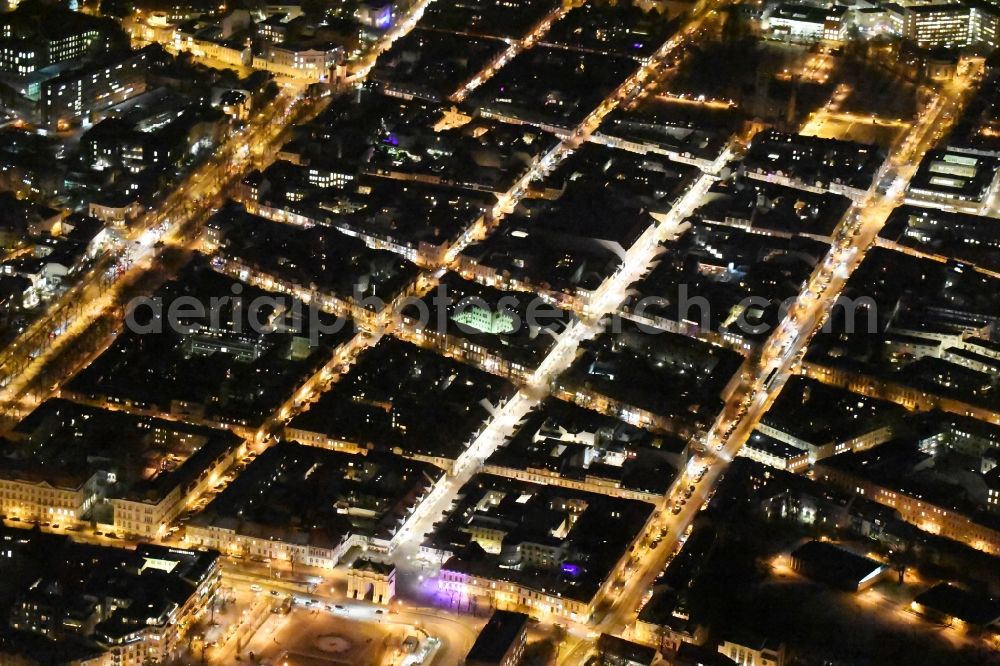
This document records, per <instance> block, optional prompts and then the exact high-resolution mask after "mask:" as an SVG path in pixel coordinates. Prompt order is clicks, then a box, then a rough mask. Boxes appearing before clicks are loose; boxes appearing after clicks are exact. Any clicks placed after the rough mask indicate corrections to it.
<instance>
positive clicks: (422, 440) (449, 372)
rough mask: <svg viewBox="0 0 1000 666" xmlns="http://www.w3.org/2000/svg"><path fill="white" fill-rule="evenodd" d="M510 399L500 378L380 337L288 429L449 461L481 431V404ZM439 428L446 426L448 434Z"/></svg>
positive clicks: (483, 412)
mask: <svg viewBox="0 0 1000 666" xmlns="http://www.w3.org/2000/svg"><path fill="white" fill-rule="evenodd" d="M513 393H514V385H513V384H511V383H509V382H508V381H506V380H504V379H501V378H499V377H496V376H494V375H491V374H488V373H486V372H484V371H482V370H479V369H477V368H474V367H472V366H470V365H465V364H463V363H459V362H458V361H454V360H452V359H450V358H448V357H446V356H441V355H438V354H436V353H434V352H431V351H427V350H424V349H421V348H419V347H416V346H414V345H411V344H409V343H406V342H401V341H399V340H396V339H393V338H389V337H383V338H382V339H381V340H379V342H378V343H377V344H376V345H375V346H374V347H372V348H370V349H367V350H365V351H364V352H362V354H361V355H360V357H359V358H358V359H357V360H356V361H355V362H354V363H353V364H352V365H351V368H350V370H349V371H348V372H347V374H345V375H344V376H343V377H341V378H340V379H339V380H338V381H337V382H336V383H335V384H334V385H333V387H332V388H331V389H330V390H329V391H326V392H325V393H323V394H322V395H321V396H320V397H319V399H318V400H316V402H315V403H313V404H312V405H311V406H310V407H309V409H308V410H307V411H305V412H303V413H301V414H299V415H298V416H296V417H295V418H293V419H292V421H291V423H290V424H289V426H288V427H289V429H290V430H293V431H294V430H300V431H306V432H310V433H318V434H321V435H323V436H326V437H329V438H331V439H337V440H342V441H347V442H353V443H356V444H358V445H360V446H362V447H369V448H373V449H375V450H383V451H385V450H395V451H397V452H400V453H402V454H403V455H417V454H420V455H426V456H434V457H442V458H446V459H454V458H455V457H456V456H458V455H459V454H460V453H461V451H462V450H464V448H465V447H466V446H467V445H468V444H469V443H470V442H471V440H472V439H473V438H474V437H475V435H476V433H478V432H479V430H480V429H481V428H482V427H483V425H484V424H485V422H486V420H487V418H488V417H489V412H488V411H487V408H486V406H485V405H486V404H487V403H488V404H491V405H493V406H499V405H500V404H501V403H502V402H503V401H504V400H506V399H507V398H509V397H510V396H511V395H513ZM484 401H486V402H484ZM442 423H447V424H449V426H448V430H447V432H446V433H442V431H441V424H442Z"/></svg>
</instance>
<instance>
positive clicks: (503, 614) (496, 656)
mask: <svg viewBox="0 0 1000 666" xmlns="http://www.w3.org/2000/svg"><path fill="white" fill-rule="evenodd" d="M530 619H531V618H530V617H529V616H527V615H525V614H524V613H516V612H514V611H507V610H500V609H497V610H495V611H493V615H491V616H490V619H489V620H488V621H487V622H486V626H485V627H483V630H482V631H480V632H479V636H477V637H476V642H475V643H473V645H472V649H470V650H469V654H467V655H466V657H465V662H466V663H468V664H479V663H483V664H500V663H503V659H504V657H505V656H506V655H507V652H508V651H509V650H510V647H511V645H512V644H513V643H514V641H516V640H518V637H519V636H520V635H521V632H523V631H525V630H526V628H527V626H528V621H529V620H530Z"/></svg>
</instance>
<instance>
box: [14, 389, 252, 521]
mask: <svg viewBox="0 0 1000 666" xmlns="http://www.w3.org/2000/svg"><path fill="white" fill-rule="evenodd" d="M11 439H12V441H10V442H8V444H9V445H10V446H9V447H8V448H7V452H6V454H5V456H4V464H3V476H4V477H5V478H11V479H16V480H25V481H44V482H45V483H48V484H49V485H52V486H56V487H67V488H72V489H75V488H78V487H80V486H81V485H82V484H83V483H84V482H85V481H87V480H88V479H89V478H90V477H91V476H92V475H94V474H95V473H98V472H103V473H105V474H106V475H107V476H106V478H102V480H101V482H102V485H104V492H105V493H106V495H107V496H108V497H116V498H122V499H133V500H137V501H152V502H157V501H159V500H161V499H163V498H164V497H165V496H166V495H167V494H168V493H169V492H170V491H171V490H173V489H174V488H177V487H186V486H188V485H189V484H190V483H191V482H193V481H194V480H196V479H197V478H198V477H199V476H200V475H201V474H202V473H203V472H204V471H205V469H207V467H208V466H209V464H210V463H211V462H212V461H214V460H215V459H217V458H218V457H219V456H220V455H222V454H224V453H225V452H226V451H229V450H231V449H233V448H234V447H236V446H238V445H239V444H240V443H241V441H242V440H240V438H238V437H237V436H236V435H233V434H232V433H230V432H227V431H222V430H215V429H212V428H205V427H201V426H196V425H188V424H185V423H183V422H179V421H166V420H163V419H157V418H151V417H143V416H134V415H132V414H127V413H124V412H116V411H109V410H105V409H99V408H96V407H88V406H85V405H78V404H75V403H72V402H69V401H67V400H62V399H52V400H48V401H46V402H44V403H42V404H41V405H40V406H39V407H37V408H36V409H35V410H34V411H32V412H31V413H30V414H29V415H28V416H27V417H25V418H24V420H22V421H21V422H20V423H19V424H18V425H17V427H16V428H15V429H14V431H13V433H12V435H11Z"/></svg>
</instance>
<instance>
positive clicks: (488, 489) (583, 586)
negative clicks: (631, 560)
mask: <svg viewBox="0 0 1000 666" xmlns="http://www.w3.org/2000/svg"><path fill="white" fill-rule="evenodd" d="M652 509H653V507H652V506H651V505H649V504H646V503H645V502H640V501H637V500H626V499H620V498H615V497H609V496H606V495H598V494H595V493H587V492H581V491H576V490H570V489H568V488H560V487H556V486H544V485H538V484H534V483H528V482H525V481H517V480H514V479H508V478H505V477H499V476H494V475H491V474H478V475H476V476H475V477H473V478H472V480H471V481H469V482H468V483H467V484H466V485H465V486H463V488H462V490H461V491H460V492H459V501H458V502H457V503H456V504H455V505H454V508H453V509H452V510H451V511H450V512H449V513H448V515H447V516H446V517H445V519H444V520H443V521H442V522H441V523H439V524H438V525H437V527H436V529H435V530H434V532H433V533H432V534H431V535H430V536H429V537H428V539H427V541H425V545H428V546H431V547H434V548H438V549H440V550H444V551H446V552H451V553H454V556H453V557H451V558H450V559H448V560H447V562H446V563H445V564H444V567H443V568H444V569H445V570H448V571H454V572H465V573H469V574H473V575H476V576H482V577H486V578H493V579H496V580H504V581H511V582H517V583H519V584H521V585H525V586H527V587H531V588H534V589H538V590H545V591H546V592H547V593H548V594H552V595H554V596H562V597H567V598H570V599H575V600H578V601H582V602H584V603H590V601H591V599H592V598H593V597H594V594H595V593H596V592H597V590H598V588H599V587H600V585H601V584H602V583H603V582H604V580H605V578H607V576H608V575H609V574H610V572H611V570H612V568H613V567H614V565H615V563H617V561H618V560H619V559H620V558H621V556H622V555H623V554H624V553H625V552H626V550H627V549H628V547H629V545H630V544H631V543H632V541H633V539H635V537H636V536H637V535H638V534H639V531H640V530H641V529H642V526H643V525H644V524H645V522H646V519H647V518H648V517H649V514H650V512H651V511H652Z"/></svg>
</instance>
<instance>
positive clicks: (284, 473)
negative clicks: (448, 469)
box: [191, 442, 442, 549]
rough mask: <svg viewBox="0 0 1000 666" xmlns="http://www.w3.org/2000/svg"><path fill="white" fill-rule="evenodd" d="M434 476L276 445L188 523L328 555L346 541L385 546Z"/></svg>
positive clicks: (386, 457) (375, 456)
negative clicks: (375, 541) (368, 541)
mask: <svg viewBox="0 0 1000 666" xmlns="http://www.w3.org/2000/svg"><path fill="white" fill-rule="evenodd" d="M441 473H442V472H441V471H440V470H439V469H438V468H436V467H434V466H433V465H430V464H428V463H422V462H417V461H415V460H407V459H406V458H400V457H397V456H393V455H391V454H386V453H380V452H371V453H369V454H368V455H354V454H349V453H341V452H338V451H329V450H326V449H320V448H315V447H311V446H301V445H298V444H292V443H287V442H283V443H280V444H277V445H275V446H272V447H270V448H269V449H267V450H266V451H265V452H264V453H262V454H261V455H260V456H259V457H258V458H257V459H256V460H254V461H253V462H252V463H251V464H250V465H248V466H247V469H246V470H245V471H244V472H243V473H242V474H240V475H239V476H238V477H237V478H236V480H235V481H233V482H232V483H231V484H229V485H228V486H227V487H226V489H225V490H223V491H222V493H220V494H219V495H218V496H217V497H216V498H215V499H214V500H213V501H212V502H211V503H210V504H209V505H208V506H207V507H206V508H205V510H204V511H203V512H202V513H201V514H199V515H198V516H196V517H195V518H194V519H193V520H192V522H191V524H192V525H197V526H203V527H211V526H219V527H228V528H230V529H234V530H235V531H236V533H237V534H242V535H246V536H253V537H257V538H265V539H266V538H271V539H277V540H279V541H289V542H292V543H299V544H308V545H312V546H316V547H318V548H330V549H332V548H336V547H337V546H338V545H340V544H341V543H343V542H344V541H345V540H346V539H347V538H349V537H350V536H352V535H356V536H360V537H368V538H377V539H386V540H388V539H391V538H392V536H393V535H394V534H395V533H396V530H398V529H399V527H400V525H401V524H402V522H403V520H404V519H405V517H406V516H407V515H409V513H410V512H412V511H413V509H414V507H415V506H416V505H417V503H418V502H419V500H421V499H422V498H423V497H424V496H425V495H426V493H427V491H428V490H429V489H430V487H431V485H432V484H433V482H434V481H435V480H437V478H438V477H439V476H440V475H441Z"/></svg>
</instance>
